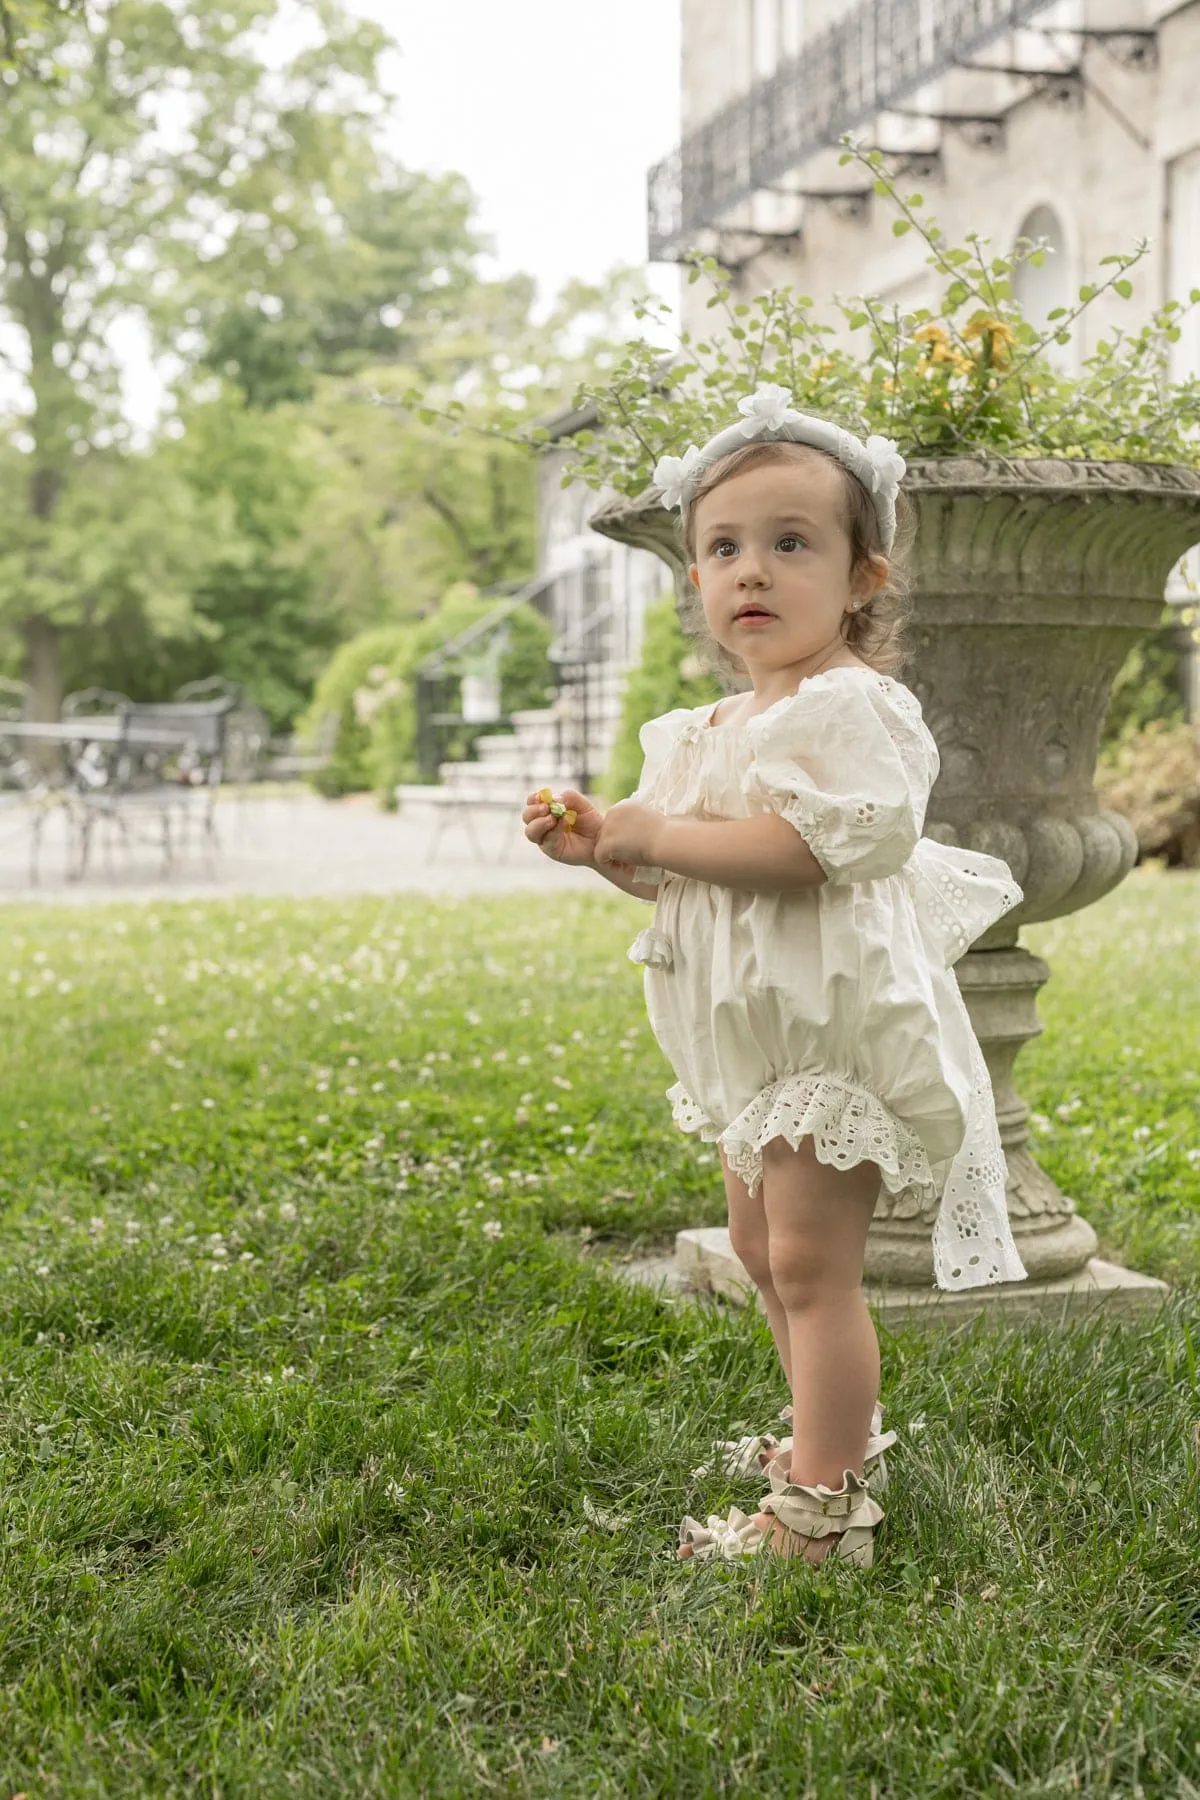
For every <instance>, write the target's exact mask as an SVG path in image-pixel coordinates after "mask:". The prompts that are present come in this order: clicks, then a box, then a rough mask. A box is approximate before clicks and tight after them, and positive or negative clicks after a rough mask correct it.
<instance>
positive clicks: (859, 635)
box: [680, 443, 913, 677]
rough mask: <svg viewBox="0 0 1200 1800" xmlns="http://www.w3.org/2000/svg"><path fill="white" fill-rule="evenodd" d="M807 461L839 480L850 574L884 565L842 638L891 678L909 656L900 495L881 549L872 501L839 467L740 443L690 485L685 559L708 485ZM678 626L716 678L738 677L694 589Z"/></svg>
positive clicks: (692, 550) (808, 449)
mask: <svg viewBox="0 0 1200 1800" xmlns="http://www.w3.org/2000/svg"><path fill="white" fill-rule="evenodd" d="M810 456H820V457H823V458H824V459H825V461H827V462H831V463H832V464H833V466H834V468H835V469H836V470H837V471H838V474H839V475H840V476H841V478H842V489H843V493H844V496H845V512H844V524H845V527H846V536H847V538H848V540H849V543H850V572H851V574H852V575H853V574H855V573H856V572H857V571H858V570H859V569H860V568H862V567H863V566H864V565H865V564H867V563H869V562H870V561H871V559H872V558H873V557H877V556H878V557H882V558H883V560H884V561H885V562H886V563H887V565H888V576H887V580H886V581H885V582H884V583H883V586H882V587H880V588H878V589H877V590H876V592H875V593H874V594H872V595H871V597H870V599H868V600H865V601H864V602H863V604H862V605H861V606H860V607H859V609H858V611H857V612H852V613H847V614H846V615H845V617H844V618H843V620H842V636H843V637H844V639H845V641H846V643H847V645H848V646H849V648H850V649H851V650H853V652H854V654H855V655H856V656H858V657H861V658H862V660H863V662H865V663H867V664H868V665H869V666H870V667H871V668H872V669H878V671H879V673H880V674H881V675H895V674H897V673H898V672H899V671H900V669H902V668H903V666H904V663H905V661H906V660H907V656H908V650H907V646H906V645H905V643H904V630H905V626H906V624H907V622H908V616H909V611H910V608H909V605H908V590H907V588H906V586H905V584H904V580H903V576H902V565H903V558H904V553H905V551H906V550H907V548H908V545H909V543H910V542H911V539H912V531H913V517H912V508H911V507H910V505H909V504H908V501H907V500H906V499H905V496H904V494H903V492H901V493H899V494H897V496H896V541H895V543H894V544H893V546H892V548H891V550H890V551H887V550H885V549H884V547H883V536H882V533H881V532H880V529H879V515H878V514H877V513H876V511H875V502H874V501H873V500H872V498H871V496H870V494H868V492H867V490H866V488H865V487H864V486H863V484H862V482H861V481H860V480H859V479H858V476H857V475H855V474H854V473H853V472H852V471H851V470H850V469H848V468H846V466H845V464H844V463H840V462H838V460H837V458H836V457H833V456H829V455H827V453H826V452H825V451H824V450H818V449H817V448H816V447H815V446H814V445H812V444H792V443H773V444H772V443H765V444H764V443H759V444H747V445H746V446H745V447H744V448H743V449H739V450H731V451H730V453H729V455H728V456H722V457H721V458H720V460H719V461H717V462H715V463H713V465H712V467H711V468H709V469H706V470H705V471H704V474H703V475H702V476H701V477H700V480H699V481H698V482H697V484H696V491H695V493H694V494H693V495H692V497H691V499H690V500H689V501H688V503H687V505H686V507H685V508H684V513H683V542H684V548H685V549H686V551H687V555H688V561H689V563H694V562H695V560H696V508H697V506H699V504H700V502H701V500H703V499H704V497H705V495H706V494H711V493H712V491H713V489H714V488H718V487H720V486H721V484H722V482H726V481H729V480H731V479H732V478H733V476H735V475H742V474H744V473H745V472H746V471H747V470H748V469H755V468H759V467H761V466H762V464H764V463H780V462H792V461H793V460H795V459H797V458H801V459H802V458H805V457H810ZM680 622H681V624H682V626H683V629H684V630H685V631H686V632H687V633H688V635H689V636H690V637H693V638H696V639H697V640H698V641H699V642H700V643H701V645H702V646H703V648H704V649H705V651H706V653H707V655H708V658H709V660H710V661H711V662H712V663H713V664H714V666H715V668H716V670H717V672H718V673H719V674H721V675H724V676H732V677H736V676H738V675H744V674H745V670H744V668H743V666H742V664H741V662H740V660H739V659H738V658H737V657H736V656H734V655H732V654H731V652H729V651H728V650H725V649H723V648H722V646H721V645H720V644H718V643H717V642H716V641H715V639H714V638H713V637H712V634H711V632H710V631H709V629H708V621H707V620H706V619H705V617H704V604H703V602H702V600H701V599H700V595H699V593H698V592H697V590H696V589H695V588H693V589H692V590H691V595H690V602H689V603H688V604H685V605H684V607H682V608H681V611H680Z"/></svg>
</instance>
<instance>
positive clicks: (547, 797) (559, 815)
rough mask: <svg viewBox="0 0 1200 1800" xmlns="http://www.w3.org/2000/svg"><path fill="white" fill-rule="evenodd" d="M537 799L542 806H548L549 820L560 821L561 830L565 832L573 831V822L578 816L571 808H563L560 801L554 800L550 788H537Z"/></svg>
mask: <svg viewBox="0 0 1200 1800" xmlns="http://www.w3.org/2000/svg"><path fill="white" fill-rule="evenodd" d="M538 799H539V800H540V801H541V802H542V805H543V806H548V807H549V808H550V816H551V818H553V819H561V820H562V823H563V829H564V830H565V831H574V829H575V821H576V819H577V818H578V817H579V814H578V813H577V812H576V811H575V808H574V807H573V806H564V805H563V803H562V801H561V800H556V799H555V798H554V792H553V789H551V788H539V789H538Z"/></svg>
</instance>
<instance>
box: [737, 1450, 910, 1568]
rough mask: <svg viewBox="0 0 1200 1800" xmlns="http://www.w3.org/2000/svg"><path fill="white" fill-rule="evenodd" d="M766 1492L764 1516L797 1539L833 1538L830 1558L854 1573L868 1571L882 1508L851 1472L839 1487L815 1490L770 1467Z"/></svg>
mask: <svg viewBox="0 0 1200 1800" xmlns="http://www.w3.org/2000/svg"><path fill="white" fill-rule="evenodd" d="M768 1474H769V1475H770V1477H771V1488H772V1490H773V1491H772V1492H771V1493H770V1494H768V1496H767V1498H766V1499H765V1500H764V1501H763V1503H762V1507H761V1511H763V1512H765V1513H770V1514H771V1515H772V1516H773V1517H774V1518H776V1519H777V1520H778V1521H779V1523H780V1524H781V1525H782V1526H783V1528H784V1530H785V1531H791V1532H794V1533H795V1534H796V1536H797V1537H801V1538H820V1537H828V1536H830V1534H831V1533H835V1532H836V1534H837V1543H836V1544H835V1545H834V1546H833V1549H832V1550H831V1551H830V1555H831V1556H840V1557H842V1558H843V1560H844V1561H846V1562H852V1563H854V1564H855V1565H856V1566H857V1567H858V1568H860V1569H869V1568H870V1567H871V1564H872V1563H873V1562H874V1560H875V1527H876V1526H877V1525H878V1524H879V1523H880V1521H881V1520H882V1518H883V1508H882V1506H880V1504H879V1502H878V1500H876V1499H875V1498H874V1496H873V1495H872V1493H871V1490H870V1488H869V1487H868V1486H867V1484H866V1482H865V1481H860V1480H859V1478H858V1476H857V1475H856V1474H855V1473H854V1471H853V1469H846V1470H845V1471H844V1473H843V1476H842V1485H841V1487H840V1488H830V1487H826V1486H825V1483H824V1482H823V1481H820V1482H818V1483H817V1485H816V1487H806V1486H805V1485H804V1484H803V1483H802V1482H798V1481H788V1480H787V1479H786V1478H785V1477H784V1476H783V1475H781V1474H780V1472H779V1470H778V1469H777V1468H775V1467H774V1466H772V1467H771V1468H770V1469H769V1470H768Z"/></svg>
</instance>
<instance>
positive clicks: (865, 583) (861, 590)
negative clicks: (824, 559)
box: [850, 553, 892, 602]
mask: <svg viewBox="0 0 1200 1800" xmlns="http://www.w3.org/2000/svg"><path fill="white" fill-rule="evenodd" d="M891 572H892V567H891V564H890V563H889V562H888V559H887V557H886V556H880V555H879V554H878V553H876V554H875V555H873V556H868V557H865V558H864V560H863V561H862V562H860V563H859V565H858V567H857V568H856V569H855V571H854V575H853V577H852V579H851V582H850V592H851V593H852V594H853V595H854V597H855V599H856V600H860V601H863V602H866V601H867V600H873V599H874V598H875V596H876V594H877V593H878V592H879V590H880V588H882V587H884V586H886V584H887V578H888V576H889V575H890V574H891Z"/></svg>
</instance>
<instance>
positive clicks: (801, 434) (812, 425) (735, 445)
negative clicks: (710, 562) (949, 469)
mask: <svg viewBox="0 0 1200 1800" xmlns="http://www.w3.org/2000/svg"><path fill="white" fill-rule="evenodd" d="M738 411H739V412H740V413H741V414H742V415H743V417H742V419H741V421H740V423H738V424H735V425H727V426H726V427H725V429H724V430H723V431H718V433H717V435H716V436H715V437H711V438H709V440H708V442H707V444H705V445H704V446H703V448H702V449H697V447H696V445H695V444H692V445H691V446H690V447H689V448H688V449H687V450H685V451H684V453H683V455H682V456H662V457H660V458H659V460H658V463H657V464H656V466H655V470H654V485H655V487H656V488H658V489H659V491H660V492H661V494H662V503H663V505H664V506H666V507H668V508H674V507H676V506H679V507H684V506H686V505H687V504H688V502H689V500H690V499H691V498H692V495H693V494H694V493H695V491H696V487H697V485H698V483H699V480H700V477H701V475H703V473H704V471H705V470H706V469H708V468H711V467H712V465H713V463H715V462H719V461H720V459H721V457H723V456H728V455H729V454H730V452H731V451H733V450H740V449H741V448H742V446H743V445H744V444H747V443H752V442H753V441H754V440H755V439H756V438H758V439H769V438H779V439H781V440H782V441H784V442H786V443H789V444H811V445H812V446H813V448H814V449H815V450H824V451H825V452H826V454H827V455H829V456H832V457H833V458H834V459H835V460H836V461H837V462H840V463H841V464H842V465H843V467H844V468H847V469H849V470H850V472H851V474H852V475H857V477H858V479H859V480H860V481H861V482H862V484H863V486H864V487H865V488H866V490H867V492H868V494H870V496H871V498H872V500H873V501H874V502H875V512H876V516H877V517H878V519H879V532H880V536H881V537H882V539H883V547H884V549H885V550H890V549H891V547H892V543H893V541H894V539H895V536H896V494H897V491H898V490H899V487H900V483H901V481H902V479H903V477H904V471H905V467H906V464H905V461H904V458H903V457H902V456H901V455H900V453H899V452H898V450H897V449H896V446H895V443H894V442H893V440H892V439H891V438H885V437H869V438H868V439H867V441H866V443H865V444H864V443H863V442H862V441H861V439H859V438H856V437H855V436H854V433H853V432H851V431H843V430H842V428H841V426H840V425H831V424H830V423H829V420H828V419H817V418H814V417H813V416H812V414H811V413H802V412H796V411H795V409H794V408H793V406H792V396H791V395H790V394H789V393H788V391H787V389H786V388H784V387H778V386H777V385H776V384H775V383H774V382H762V383H760V385H759V386H758V387H757V388H756V389H755V391H754V392H753V394H750V395H748V396H747V397H746V399H744V400H739V401H738Z"/></svg>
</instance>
